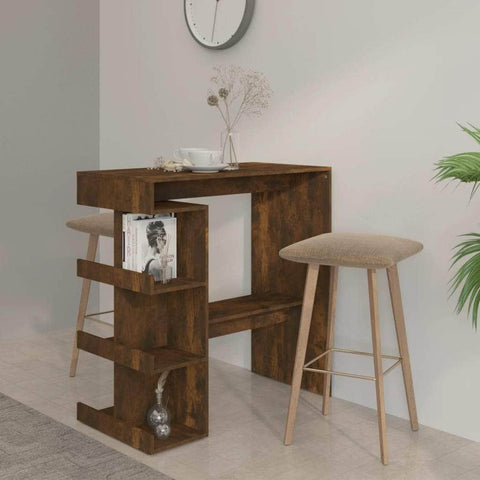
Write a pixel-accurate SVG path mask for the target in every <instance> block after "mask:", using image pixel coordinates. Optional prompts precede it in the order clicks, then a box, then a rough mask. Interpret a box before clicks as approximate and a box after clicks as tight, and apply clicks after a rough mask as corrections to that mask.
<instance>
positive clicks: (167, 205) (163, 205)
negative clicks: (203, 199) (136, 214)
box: [152, 200, 208, 214]
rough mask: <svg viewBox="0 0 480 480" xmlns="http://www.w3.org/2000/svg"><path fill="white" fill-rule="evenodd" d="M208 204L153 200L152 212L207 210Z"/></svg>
mask: <svg viewBox="0 0 480 480" xmlns="http://www.w3.org/2000/svg"><path fill="white" fill-rule="evenodd" d="M207 210H208V205H203V204H201V203H187V202H172V201H169V200H166V201H160V202H155V203H154V207H153V210H152V214H156V213H184V212H200V211H207Z"/></svg>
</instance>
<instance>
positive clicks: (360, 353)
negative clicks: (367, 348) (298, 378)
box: [303, 348, 402, 381]
mask: <svg viewBox="0 0 480 480" xmlns="http://www.w3.org/2000/svg"><path fill="white" fill-rule="evenodd" d="M332 352H341V353H351V354H353V355H365V356H367V357H373V353H369V352H359V351H357V350H345V349H344V348H329V349H328V350H325V351H324V352H323V353H322V354H320V355H318V357H315V358H314V359H313V360H310V361H309V362H308V363H306V364H305V365H304V366H303V370H304V371H305V372H315V373H329V374H330V375H339V376H341V377H350V378H360V379H362V380H373V381H375V380H376V377H370V376H368V375H357V374H356V373H346V372H335V371H333V370H321V369H318V368H308V367H310V365H312V363H315V362H316V361H318V360H320V359H321V358H322V357H324V356H325V355H328V354H330V353H332ZM381 357H382V358H388V359H389V360H396V362H395V363H394V364H393V365H391V366H390V367H389V368H387V369H386V370H385V371H384V372H383V375H387V373H390V372H391V371H392V370H393V369H394V368H395V367H396V366H397V365H399V364H400V363H401V361H402V357H397V356H395V355H382V356H381Z"/></svg>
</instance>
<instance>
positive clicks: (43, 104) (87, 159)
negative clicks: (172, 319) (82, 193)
mask: <svg viewBox="0 0 480 480" xmlns="http://www.w3.org/2000/svg"><path fill="white" fill-rule="evenodd" d="M98 27H99V6H98V0H21V1H15V0H0V162H1V163H0V164H1V169H0V208H1V212H2V214H1V227H0V231H1V235H0V337H1V338H2V339H5V338H11V337H18V336H24V335H32V334H34V333H38V332H44V331H48V330H51V329H55V328H62V327H63V328H66V327H70V328H72V329H73V326H74V325H75V321H76V308H77V306H78V301H79V297H80V286H81V281H80V279H78V278H77V277H76V275H75V269H76V267H75V259H76V258H77V257H80V256H84V255H85V252H86V247H87V236H86V235H85V234H81V233H78V232H73V231H72V230H69V229H67V228H66V227H65V221H66V220H67V219H69V218H74V217H76V216H80V215H85V214H87V213H89V212H93V209H87V208H82V207H77V206H76V177H75V172H76V171H77V170H91V169H96V168H98V148H99V125H98V109H99V105H98V102H99V91H98V90H99V84H98V68H99V41H98ZM95 297H96V295H95V289H92V304H95V301H96V299H95Z"/></svg>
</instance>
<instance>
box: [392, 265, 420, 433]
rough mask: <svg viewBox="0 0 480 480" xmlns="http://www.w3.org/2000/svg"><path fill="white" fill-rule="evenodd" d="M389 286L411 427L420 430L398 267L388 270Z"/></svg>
mask: <svg viewBox="0 0 480 480" xmlns="http://www.w3.org/2000/svg"><path fill="white" fill-rule="evenodd" d="M387 276H388V286H389V287H390V299H391V300H392V310H393V318H394V320H395V330H396V331H397V341H398V350H399V352H400V357H401V364H402V372H403V383H404V384H405V394H406V396H407V405H408V413H409V415H410V425H411V427H412V430H418V417H417V407H416V404H415V394H414V391H413V380H412V369H411V367H410V356H409V354H408V344H407V331H406V328H405V318H404V315H403V306H402V295H401V292H400V282H399V279H398V268H397V266H396V265H394V266H393V267H390V268H387Z"/></svg>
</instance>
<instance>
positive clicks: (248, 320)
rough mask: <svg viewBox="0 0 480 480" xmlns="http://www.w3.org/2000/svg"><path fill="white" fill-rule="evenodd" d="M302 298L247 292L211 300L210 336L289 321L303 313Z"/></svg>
mask: <svg viewBox="0 0 480 480" xmlns="http://www.w3.org/2000/svg"><path fill="white" fill-rule="evenodd" d="M301 304H302V300H301V299H300V298H293V297H286V296H285V295H281V294H276V293H268V294H262V295H246V296H242V297H236V298H230V299H228V300H221V301H219V302H212V303H210V304H209V334H210V338H214V337H218V336H220V335H228V334H230V333H235V332H241V331H243V330H252V329H256V328H263V327H266V326H269V325H275V324H278V323H282V322H285V321H287V320H288V319H289V318H290V316H291V314H292V313H294V314H299V313H300V305H301Z"/></svg>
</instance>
